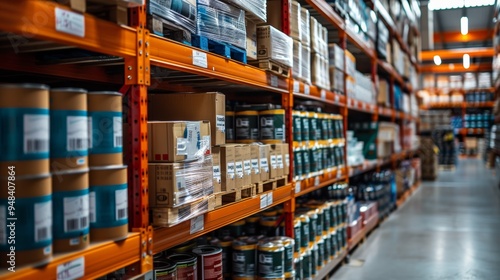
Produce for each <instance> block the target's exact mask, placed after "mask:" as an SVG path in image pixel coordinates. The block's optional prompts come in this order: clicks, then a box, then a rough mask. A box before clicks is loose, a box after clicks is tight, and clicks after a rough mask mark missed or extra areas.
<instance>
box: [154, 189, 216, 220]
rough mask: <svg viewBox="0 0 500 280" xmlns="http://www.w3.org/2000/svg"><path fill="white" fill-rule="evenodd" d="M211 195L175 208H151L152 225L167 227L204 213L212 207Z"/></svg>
mask: <svg viewBox="0 0 500 280" xmlns="http://www.w3.org/2000/svg"><path fill="white" fill-rule="evenodd" d="M212 200H213V197H212V196H207V197H204V198H202V199H199V200H196V201H194V202H191V203H189V204H186V205H182V206H179V207H176V208H153V226H160V227H169V226H173V225H176V224H178V223H181V222H184V221H187V220H190V219H192V218H194V217H197V216H200V215H203V214H205V213H206V212H208V211H210V210H211V209H210V208H213V204H214V202H213V201H212Z"/></svg>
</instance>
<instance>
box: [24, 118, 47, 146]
mask: <svg viewBox="0 0 500 280" xmlns="http://www.w3.org/2000/svg"><path fill="white" fill-rule="evenodd" d="M49 125H50V119H49V116H48V115H24V119H23V130H24V135H23V137H24V141H23V143H24V144H23V152H24V154H32V153H48V152H49V135H50V129H49Z"/></svg>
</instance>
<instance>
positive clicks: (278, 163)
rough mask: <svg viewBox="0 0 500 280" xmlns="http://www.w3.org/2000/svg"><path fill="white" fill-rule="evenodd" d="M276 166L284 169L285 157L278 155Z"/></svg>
mask: <svg viewBox="0 0 500 280" xmlns="http://www.w3.org/2000/svg"><path fill="white" fill-rule="evenodd" d="M276 161H277V163H276V165H278V168H280V169H283V155H278V156H277V157H276Z"/></svg>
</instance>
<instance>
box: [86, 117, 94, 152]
mask: <svg viewBox="0 0 500 280" xmlns="http://www.w3.org/2000/svg"><path fill="white" fill-rule="evenodd" d="M87 128H88V131H89V132H88V137H89V144H88V147H89V149H92V147H93V145H94V143H92V137H93V135H94V134H93V132H92V129H93V128H92V117H87Z"/></svg>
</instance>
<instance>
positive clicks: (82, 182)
mask: <svg viewBox="0 0 500 280" xmlns="http://www.w3.org/2000/svg"><path fill="white" fill-rule="evenodd" d="M52 203H53V212H52V217H53V229H52V234H53V235H54V241H53V247H54V253H65V252H72V251H77V250H83V249H85V248H87V247H88V245H89V174H88V170H74V171H71V170H70V171H63V172H58V173H53V174H52Z"/></svg>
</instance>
